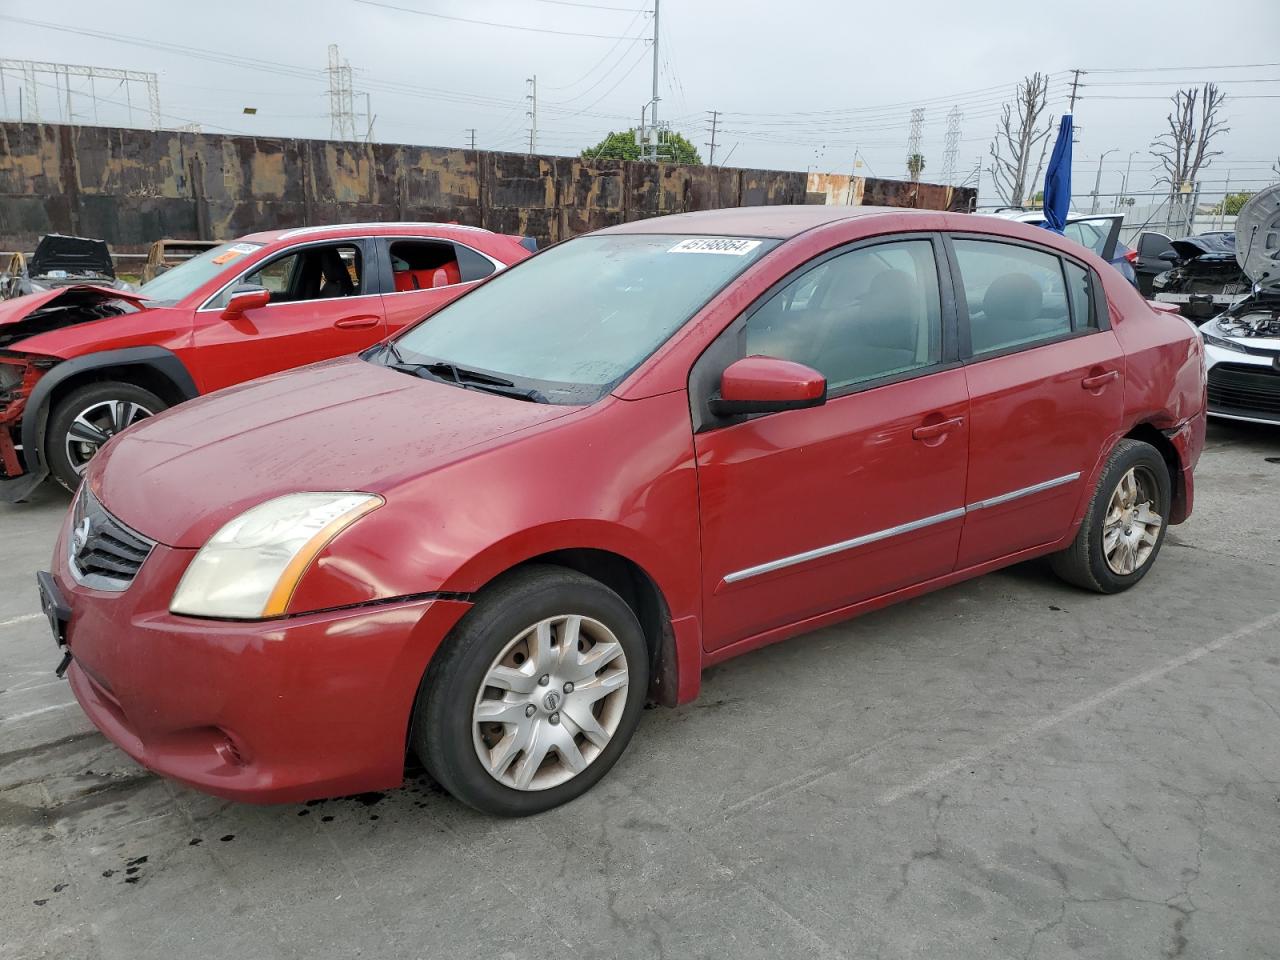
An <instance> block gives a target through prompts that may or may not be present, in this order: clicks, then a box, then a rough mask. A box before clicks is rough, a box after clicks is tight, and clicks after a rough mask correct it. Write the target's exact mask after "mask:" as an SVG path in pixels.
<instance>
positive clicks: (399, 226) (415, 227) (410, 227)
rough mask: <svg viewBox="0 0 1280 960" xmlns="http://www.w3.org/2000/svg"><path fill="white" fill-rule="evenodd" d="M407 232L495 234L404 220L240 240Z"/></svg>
mask: <svg viewBox="0 0 1280 960" xmlns="http://www.w3.org/2000/svg"><path fill="white" fill-rule="evenodd" d="M406 231H410V232H418V231H421V232H422V233H423V234H425V235H431V234H435V235H438V236H444V237H447V236H450V235H451V234H454V233H458V234H463V235H466V234H472V235H474V234H477V233H487V234H492V232H493V231H491V230H485V229H484V228H483V227H469V226H467V225H466V224H462V223H423V222H421V221H405V222H402V223H378V222H375V223H330V224H324V225H322V226H315V227H293V228H291V229H288V230H263V231H261V232H259V233H249V234H246V235H245V236H243V237H240V238H239V239H241V240H251V241H253V242H254V243H275V242H276V241H277V240H292V239H294V238H295V237H313V236H314V237H321V236H325V235H327V234H334V233H341V234H351V233H359V234H365V235H368V234H383V233H404V232H406Z"/></svg>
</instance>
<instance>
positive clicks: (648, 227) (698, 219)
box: [599, 204, 940, 240]
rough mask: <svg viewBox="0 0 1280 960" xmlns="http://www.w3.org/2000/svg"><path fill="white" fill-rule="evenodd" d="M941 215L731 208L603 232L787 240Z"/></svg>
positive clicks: (839, 209) (882, 209) (847, 209)
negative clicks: (826, 229)
mask: <svg viewBox="0 0 1280 960" xmlns="http://www.w3.org/2000/svg"><path fill="white" fill-rule="evenodd" d="M939 212H940V211H938V210H914V209H911V208H908V207H852V206H851V207H835V206H824V205H819V204H807V205H804V206H799V205H794V206H787V205H778V206H767V207H728V208H726V209H723V210H698V211H696V212H693V213H676V214H672V215H670V216H666V217H653V218H651V219H648V220H633V221H632V222H630V223H621V224H618V225H617V226H616V227H608V228H606V229H604V230H601V231H599V232H600V233H674V234H680V235H684V234H697V235H709V236H734V237H775V238H777V239H779V240H785V239H789V238H791V237H794V236H796V235H797V234H801V233H804V232H805V231H806V230H812V229H813V228H815V227H821V226H825V225H826V224H829V223H836V222H838V221H841V220H855V219H859V218H863V217H876V216H888V215H892V216H897V217H901V216H913V215H917V214H933V215H934V216H937V215H938V213H939Z"/></svg>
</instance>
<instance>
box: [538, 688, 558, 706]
mask: <svg viewBox="0 0 1280 960" xmlns="http://www.w3.org/2000/svg"><path fill="white" fill-rule="evenodd" d="M542 705H543V706H544V707H546V708H547V709H548V710H551V711H554V710H555V709H556V708H557V707H559V706H560V694H559V693H557V692H556V691H554V690H548V691H547V693H546V696H544V697H543V698H542Z"/></svg>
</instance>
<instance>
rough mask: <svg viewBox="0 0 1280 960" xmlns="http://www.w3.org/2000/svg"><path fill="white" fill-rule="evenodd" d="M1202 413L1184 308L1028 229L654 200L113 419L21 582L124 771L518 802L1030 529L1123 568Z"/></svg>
mask: <svg viewBox="0 0 1280 960" xmlns="http://www.w3.org/2000/svg"><path fill="white" fill-rule="evenodd" d="M1204 425H1205V420H1204V347H1203V342H1202V341H1201V339H1200V337H1199V336H1198V335H1197V333H1196V331H1195V330H1194V328H1193V327H1192V326H1191V325H1190V324H1189V323H1187V321H1185V320H1184V319H1183V318H1181V317H1179V316H1177V315H1176V314H1170V313H1168V312H1165V311H1163V310H1157V309H1155V308H1153V307H1152V306H1151V305H1149V304H1148V303H1147V302H1146V301H1144V300H1143V299H1142V298H1141V297H1140V296H1139V295H1138V293H1137V291H1135V290H1134V288H1133V287H1132V285H1130V284H1129V283H1128V282H1127V281H1126V280H1125V279H1124V278H1123V277H1122V276H1120V274H1119V273H1117V272H1116V271H1115V270H1113V269H1111V267H1110V266H1109V265H1108V264H1107V263H1106V261H1104V260H1102V259H1100V258H1099V257H1097V256H1096V255H1094V254H1093V253H1091V252H1090V251H1088V250H1086V249H1084V248H1083V247H1081V246H1080V245H1079V244H1077V243H1073V242H1071V241H1069V240H1066V239H1064V238H1062V237H1059V236H1057V235H1055V234H1052V233H1050V232H1048V231H1046V230H1041V229H1039V228H1036V227H1031V226H1027V225H1024V224H1018V223H1013V222H1009V221H1006V220H1000V219H996V218H989V217H973V216H970V215H966V214H951V213H942V212H934V211H925V210H895V209H885V208H875V207H821V206H800V207H787V206H780V207H753V208H742V209H728V210H718V211H707V212H701V213H689V214H682V215H678V216H672V217H665V218H658V219H653V220H647V221H640V222H634V223H628V224H625V225H619V226H615V227H611V228H609V229H607V230H603V231H600V232H598V233H594V234H589V235H586V236H582V237H578V238H575V239H572V240H569V241H567V242H565V243H561V244H559V245H557V246H554V247H552V248H550V249H548V250H546V251H544V252H542V253H540V254H538V255H537V256H535V257H532V258H530V259H528V260H526V261H524V262H522V263H520V264H518V265H516V266H515V267H513V268H512V269H510V270H507V271H504V272H502V273H500V274H498V275H495V276H493V277H492V278H490V279H488V280H486V281H485V282H484V283H482V284H479V285H477V286H476V287H475V288H474V289H472V290H471V291H469V292H468V293H466V294H465V295H464V296H462V297H460V298H458V299H456V300H455V301H454V302H453V303H451V304H449V306H447V307H445V308H444V309H442V310H440V311H439V312H437V313H436V314H434V315H433V316H432V318H431V319H430V320H428V321H427V322H425V323H421V324H418V325H416V326H413V327H411V328H410V329H408V330H407V331H405V332H403V333H402V334H400V335H398V336H395V337H392V338H391V339H389V340H388V341H387V342H385V343H382V344H379V345H376V346H374V347H372V348H370V349H369V350H367V351H365V352H364V353H362V354H361V355H359V356H350V357H345V358H342V359H337V360H331V361H328V362H324V363H320V364H316V365H312V366H308V367H305V368H303V369H300V370H296V371H292V372H287V373H282V374H279V375H276V376H272V377H268V378H265V379H261V380H257V381H255V382H253V383H249V384H244V385H241V386H238V387H233V388H231V389H229V390H224V391H221V392H219V393H216V394H213V395H211V396H208V397H202V398H200V399H197V400H194V401H192V402H190V403H188V404H185V405H184V406H182V407H180V408H177V409H174V410H168V411H165V412H164V413H162V414H159V415H157V416H153V417H151V418H149V419H147V420H145V421H143V422H141V423H139V424H138V425H136V426H134V427H132V428H130V429H129V430H127V431H125V432H124V433H123V434H121V435H118V436H116V437H115V438H113V439H112V440H111V441H109V442H108V443H107V444H106V445H105V446H104V447H103V449H102V451H101V452H100V453H99V455H98V456H97V457H95V458H94V459H93V460H92V461H91V462H90V463H89V466H88V470H87V472H86V475H85V480H84V483H83V484H82V485H81V487H80V490H79V493H78V495H77V496H76V498H75V501H74V503H73V505H72V509H71V510H70V512H69V513H68V515H67V518H66V520H65V522H64V524H63V526H62V529H61V531H60V533H59V535H58V539H57V543H56V545H55V547H54V552H53V557H52V561H51V563H52V566H51V568H50V569H49V570H48V571H44V572H41V573H40V574H39V576H38V581H39V584H40V591H41V597H42V602H43V606H44V609H45V610H46V612H47V614H48V617H49V621H50V625H51V629H52V631H53V635H54V638H55V640H56V642H57V644H58V656H60V657H61V658H62V659H61V663H60V664H59V671H60V672H61V671H65V674H66V676H67V677H68V678H69V680H70V684H71V688H72V690H73V691H74V694H75V696H76V698H77V700H78V701H79V702H80V704H81V705H82V707H83V708H84V710H85V712H86V713H87V714H88V716H89V718H90V719H91V720H92V721H93V723H94V724H96V725H97V726H98V728H99V729H100V730H101V731H102V732H103V733H105V734H106V736H107V737H109V738H110V739H111V740H112V741H114V742H115V743H116V744H117V745H119V746H120V747H121V748H122V749H123V750H125V751H126V752H127V753H129V754H130V755H131V756H132V757H134V758H135V759H137V760H138V762H140V763H142V764H144V765H145V766H147V767H149V768H151V769H152V770H155V771H157V772H159V773H161V774H163V775H165V776H168V777H172V778H174V779H176V780H178V781H181V782H183V783H186V784H189V785H191V786H194V787H196V788H198V789H200V790H204V791H208V792H210V793H213V794H217V795H220V796H224V797H230V798H235V799H239V800H248V801H256V802H268V801H292V800H304V799H308V798H314V797H321V796H331V795H338V794H346V793H355V792H360V791H368V790H378V789H383V788H388V787H394V786H396V785H398V784H399V783H400V782H401V780H402V777H403V772H404V766H405V759H406V754H407V753H408V752H410V751H412V752H414V753H416V754H417V755H418V756H419V757H420V758H421V759H422V760H423V761H424V762H425V764H426V766H427V769H428V770H429V771H430V773H431V775H432V776H433V777H434V778H435V779H436V780H437V781H438V782H439V783H440V784H442V785H443V786H444V787H445V788H446V789H447V790H449V791H450V792H451V793H452V794H454V796H456V797H458V798H459V799H461V800H463V801H465V802H466V803H469V804H471V805H473V806H475V807H477V808H479V809H481V810H485V811H488V812H490V813H494V814H502V815H519V814H529V813H534V812H537V811H539V810H545V809H547V808H549V807H552V806H555V805H556V804H559V803H563V802H565V801H568V800H571V799H572V798H574V797H576V796H578V795H579V794H581V793H582V792H583V791H585V790H587V789H588V788H589V787H591V785H592V784H594V783H596V782H597V781H598V780H599V779H600V778H601V777H602V776H604V775H605V773H606V772H607V771H608V770H609V768H610V767H611V766H612V765H613V764H614V763H615V762H616V761H617V760H618V758H619V757H620V756H621V755H622V753H623V750H624V749H625V747H626V745H627V743H628V741H629V740H630V738H631V736H632V733H633V732H634V731H635V729H636V726H637V724H638V723H639V720H640V716H641V710H642V709H643V707H644V706H645V704H646V702H649V701H653V702H657V703H660V704H665V705H676V704H682V703H687V702H689V701H691V700H693V699H694V698H695V697H696V696H697V693H698V689H699V684H700V677H701V673H702V670H703V669H704V668H705V667H707V666H710V665H712V664H715V663H719V662H721V661H724V660H726V659H728V658H730V657H733V656H736V655H738V654H741V653H745V652H747V651H750V650H753V649H755V648H758V647H761V646H763V645H765V644H769V643H773V642H776V641H780V640H784V639H786V638H788V637H791V636H794V635H796V634H799V633H802V632H805V631H808V630H813V629H815V628H817V627H820V626H823V625H825V624H829V623H834V622H836V621H839V620H842V619H844V618H847V617H851V616H854V615H856V614H859V613H862V612H864V611H867V610H871V609H874V608H877V607H880V606H883V605H885V604H888V603H892V602H895V601H900V600H905V599H907V598H910V597H913V596H917V595H919V594H921V593H924V592H926V591H929V590H936V589H938V588H940V587H943V586H946V585H948V584H952V583H955V582H957V581H959V580H963V579H965V578H969V577H974V576H977V575H979V574H982V573H984V572H986V571H989V570H993V569H996V568H999V567H1003V566H1006V565H1009V564H1012V563H1016V562H1018V561H1021V560H1025V559H1029V558H1032V557H1037V556H1046V555H1047V556H1050V557H1051V558H1052V564H1053V568H1054V569H1055V570H1056V571H1057V572H1058V573H1059V574H1060V575H1061V576H1062V577H1064V578H1065V579H1066V580H1067V581H1069V582H1071V583H1073V584H1076V585H1079V586H1081V587H1084V588H1086V589H1090V590H1094V591H1099V592H1102V593H1115V592H1119V591H1122V590H1126V589H1129V588H1131V587H1134V586H1135V585H1137V584H1138V583H1140V582H1141V580H1142V579H1143V578H1144V577H1145V576H1147V575H1148V573H1149V572H1150V571H1151V570H1152V568H1153V565H1154V564H1155V562H1156V558H1157V556H1158V555H1159V551H1160V547H1161V544H1162V543H1163V541H1164V537H1165V533H1166V531H1167V529H1168V527H1169V525H1170V524H1176V523H1179V522H1181V521H1182V520H1184V519H1185V518H1186V517H1187V516H1188V515H1189V514H1190V512H1191V509H1192V505H1193V500H1194V468H1195V465H1196V461H1197V459H1198V457H1199V454H1200V450H1201V447H1202V445H1203V441H1204ZM50 655H51V657H52V655H53V648H52V646H51V647H50Z"/></svg>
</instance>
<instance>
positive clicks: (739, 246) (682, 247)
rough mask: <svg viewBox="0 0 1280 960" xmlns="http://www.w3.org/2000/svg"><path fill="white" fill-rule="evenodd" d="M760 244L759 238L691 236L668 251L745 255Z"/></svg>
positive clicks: (733, 255) (732, 255)
mask: <svg viewBox="0 0 1280 960" xmlns="http://www.w3.org/2000/svg"><path fill="white" fill-rule="evenodd" d="M758 246H760V241H759V240H742V239H740V238H738V237H691V238H690V239H688V240H681V241H680V242H679V243H677V244H676V245H675V246H674V247H672V248H671V249H670V250H668V251H667V253H720V254H727V255H728V256H731V257H743V256H746V255H747V254H748V253H750V252H751V251H752V250H754V249H755V248H756V247H758Z"/></svg>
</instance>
